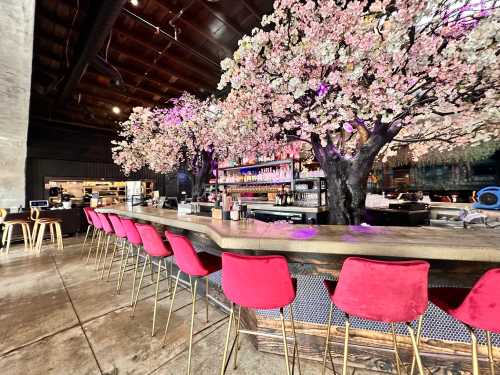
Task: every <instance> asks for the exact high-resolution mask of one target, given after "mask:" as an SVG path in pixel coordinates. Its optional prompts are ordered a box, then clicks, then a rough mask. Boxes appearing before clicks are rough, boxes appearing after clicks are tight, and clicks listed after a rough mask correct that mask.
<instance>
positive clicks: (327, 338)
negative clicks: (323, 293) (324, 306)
mask: <svg viewBox="0 0 500 375" xmlns="http://www.w3.org/2000/svg"><path fill="white" fill-rule="evenodd" d="M332 317H333V303H332V302H330V310H329V312H328V323H327V324H328V325H327V328H326V329H327V331H326V340H325V352H324V354H323V367H322V369H321V375H325V370H326V355H327V354H328V352H329V351H330V348H329V345H330V330H331V326H332Z"/></svg>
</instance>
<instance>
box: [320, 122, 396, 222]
mask: <svg viewBox="0 0 500 375" xmlns="http://www.w3.org/2000/svg"><path fill="white" fill-rule="evenodd" d="M398 131H399V129H398V128H395V129H394V128H390V127H383V126H377V127H376V129H375V131H374V132H372V133H371V134H370V135H369V138H368V139H363V142H361V143H360V146H359V149H358V152H357V154H356V156H355V157H352V158H350V157H346V156H344V155H342V154H341V153H340V152H339V151H338V150H337V148H336V147H335V146H334V145H333V142H332V141H331V140H330V141H329V142H328V144H327V145H326V146H323V145H322V144H321V140H320V137H319V135H317V134H312V135H311V144H312V146H313V152H314V155H315V156H316V159H317V160H318V161H319V163H320V165H321V168H322V169H323V171H324V172H325V176H326V180H327V183H328V204H329V211H330V214H329V222H330V224H343V225H358V224H361V223H362V222H363V219H364V213H365V200H366V184H367V181H368V174H369V173H370V170H371V169H372V167H373V163H374V161H375V157H376V156H377V154H378V153H379V151H380V150H381V149H382V147H383V146H384V145H385V144H387V143H389V142H390V141H391V140H392V139H393V138H394V136H395V135H396V134H397V132H398Z"/></svg>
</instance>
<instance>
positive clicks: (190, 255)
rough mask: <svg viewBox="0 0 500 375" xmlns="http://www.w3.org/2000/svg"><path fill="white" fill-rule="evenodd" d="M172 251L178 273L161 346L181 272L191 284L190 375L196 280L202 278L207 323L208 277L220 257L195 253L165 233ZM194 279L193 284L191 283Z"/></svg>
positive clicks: (182, 239) (182, 238) (179, 238)
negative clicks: (187, 277) (203, 280)
mask: <svg viewBox="0 0 500 375" xmlns="http://www.w3.org/2000/svg"><path fill="white" fill-rule="evenodd" d="M165 236H166V237H167V239H168V241H169V243H170V245H171V246H172V250H173V252H174V258H175V262H176V264H177V267H179V271H178V272H177V277H176V279H175V286H174V291H173V294H172V299H171V301H170V309H169V311H168V318H167V325H166V326H165V334H164V336H163V345H165V343H166V339H167V332H168V327H169V325H170V318H171V316H172V308H173V306H174V299H175V292H176V291H177V285H178V284H179V277H180V274H181V272H183V273H185V274H186V275H188V276H189V280H190V284H191V298H192V302H191V303H192V305H191V326H190V330H189V350H188V364H187V374H188V375H189V374H191V351H192V347H193V327H194V314H195V309H196V295H197V293H196V292H197V289H198V278H201V277H204V278H205V281H206V284H205V311H206V320H207V322H208V277H209V276H210V275H211V274H212V273H214V272H217V271H220V269H221V268H222V263H221V259H220V257H218V256H216V255H212V254H210V253H207V252H199V253H198V252H196V250H195V249H194V247H193V244H192V243H191V241H190V240H189V239H188V238H186V237H185V236H182V235H177V234H174V233H170V232H165ZM193 278H194V283H193V281H192V280H193Z"/></svg>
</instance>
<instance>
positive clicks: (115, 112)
mask: <svg viewBox="0 0 500 375" xmlns="http://www.w3.org/2000/svg"><path fill="white" fill-rule="evenodd" d="M111 110H112V111H113V113H114V114H116V115H119V114H120V112H121V109H120V107H117V106H114V107H113V108H112V109H111Z"/></svg>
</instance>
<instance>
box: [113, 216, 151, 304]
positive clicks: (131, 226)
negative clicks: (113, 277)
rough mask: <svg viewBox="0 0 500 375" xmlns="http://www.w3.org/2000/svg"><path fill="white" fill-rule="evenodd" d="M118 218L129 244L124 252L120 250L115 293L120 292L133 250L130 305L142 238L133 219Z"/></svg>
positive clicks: (132, 299)
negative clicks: (133, 260) (118, 273)
mask: <svg viewBox="0 0 500 375" xmlns="http://www.w3.org/2000/svg"><path fill="white" fill-rule="evenodd" d="M120 220H121V223H122V225H123V228H124V229H125V233H126V234H127V240H128V243H129V246H128V249H127V253H126V254H124V252H122V258H121V262H120V275H119V277H118V282H117V284H116V293H117V294H120V291H121V288H122V283H123V278H124V275H125V270H126V268H127V264H128V260H129V257H130V256H131V255H132V259H133V258H134V250H135V266H134V268H133V269H134V276H133V279H132V294H131V297H130V306H132V305H133V304H134V296H135V293H134V292H135V281H136V279H137V269H138V268H139V260H140V252H141V246H142V239H141V236H140V234H139V232H138V231H137V228H136V226H135V222H134V220H132V219H131V218H129V217H120ZM145 261H146V260H145Z"/></svg>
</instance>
